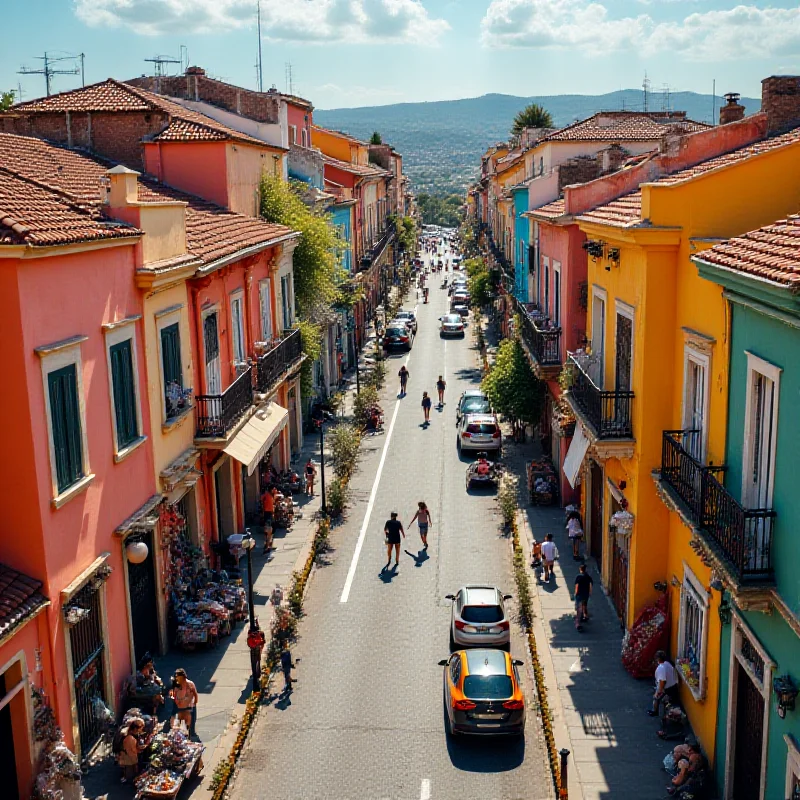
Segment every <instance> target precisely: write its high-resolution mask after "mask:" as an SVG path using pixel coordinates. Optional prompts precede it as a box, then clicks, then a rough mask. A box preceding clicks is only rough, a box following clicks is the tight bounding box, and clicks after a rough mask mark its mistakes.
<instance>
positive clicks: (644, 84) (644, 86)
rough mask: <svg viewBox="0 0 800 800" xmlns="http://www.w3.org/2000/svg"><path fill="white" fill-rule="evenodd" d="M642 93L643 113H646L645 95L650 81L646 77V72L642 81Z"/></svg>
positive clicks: (648, 89)
mask: <svg viewBox="0 0 800 800" xmlns="http://www.w3.org/2000/svg"><path fill="white" fill-rule="evenodd" d="M642 91H643V92H644V111H645V113H647V95H648V93H649V92H650V79H649V78H648V77H647V72H645V73H644V80H643V81H642Z"/></svg>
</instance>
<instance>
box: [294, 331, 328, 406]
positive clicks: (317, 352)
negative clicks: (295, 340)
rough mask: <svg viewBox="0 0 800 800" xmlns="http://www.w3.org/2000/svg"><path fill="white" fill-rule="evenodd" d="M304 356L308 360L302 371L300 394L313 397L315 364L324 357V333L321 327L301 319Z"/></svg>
mask: <svg viewBox="0 0 800 800" xmlns="http://www.w3.org/2000/svg"><path fill="white" fill-rule="evenodd" d="M297 327H298V328H300V339H301V341H302V344H303V355H305V357H306V360H305V361H304V362H303V366H302V368H301V370H300V392H301V395H302V396H303V397H311V395H312V394H313V389H314V362H315V361H316V360H317V359H318V358H319V357H320V356H321V355H322V333H321V332H320V329H319V325H316V324H314V323H313V322H309V321H308V320H305V319H301V320H298V322H297Z"/></svg>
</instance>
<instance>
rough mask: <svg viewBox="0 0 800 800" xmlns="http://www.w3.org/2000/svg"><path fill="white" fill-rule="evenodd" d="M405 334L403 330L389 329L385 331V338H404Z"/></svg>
mask: <svg viewBox="0 0 800 800" xmlns="http://www.w3.org/2000/svg"><path fill="white" fill-rule="evenodd" d="M406 333H407V331H406V329H405V328H389V330H387V331H386V335H387V336H405V335H406Z"/></svg>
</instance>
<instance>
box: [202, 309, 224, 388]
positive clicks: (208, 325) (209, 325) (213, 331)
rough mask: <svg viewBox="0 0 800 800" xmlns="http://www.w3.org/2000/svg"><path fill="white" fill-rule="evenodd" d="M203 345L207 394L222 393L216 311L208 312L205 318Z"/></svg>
mask: <svg viewBox="0 0 800 800" xmlns="http://www.w3.org/2000/svg"><path fill="white" fill-rule="evenodd" d="M203 346H204V350H205V356H206V394H222V375H221V374H220V365H219V333H218V325H217V312H216V311H210V312H208V313H207V314H206V315H205V316H204V318H203Z"/></svg>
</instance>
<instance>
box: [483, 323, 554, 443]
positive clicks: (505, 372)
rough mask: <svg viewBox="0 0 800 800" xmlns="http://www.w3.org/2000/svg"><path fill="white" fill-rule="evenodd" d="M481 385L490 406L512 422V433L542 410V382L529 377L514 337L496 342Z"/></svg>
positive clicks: (523, 355)
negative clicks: (488, 367) (493, 358)
mask: <svg viewBox="0 0 800 800" xmlns="http://www.w3.org/2000/svg"><path fill="white" fill-rule="evenodd" d="M518 327H519V326H517V328H518ZM481 386H482V388H483V391H484V392H486V396H487V397H488V398H489V401H490V402H491V404H492V406H494V408H495V409H496V410H497V411H498V412H499V413H500V414H502V415H503V416H504V417H506V419H509V420H510V421H511V422H512V424H513V425H514V428H515V430H516V429H518V428H519V426H521V425H524V424H525V423H536V422H538V421H539V418H540V417H541V415H542V409H543V408H544V383H543V382H542V381H540V380H539V379H538V378H537V377H536V375H534V374H533V370H532V369H531V365H530V362H529V361H528V358H527V356H526V355H525V351H524V350H523V349H522V345H521V344H520V341H519V339H518V338H517V337H516V336H515V337H514V338H513V339H504V340H503V341H502V342H500V346H499V347H498V348H497V357H496V359H495V362H494V366H493V367H492V369H491V371H490V372H489V374H488V375H487V376H486V377H485V378H484V379H483V383H482V384H481Z"/></svg>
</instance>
